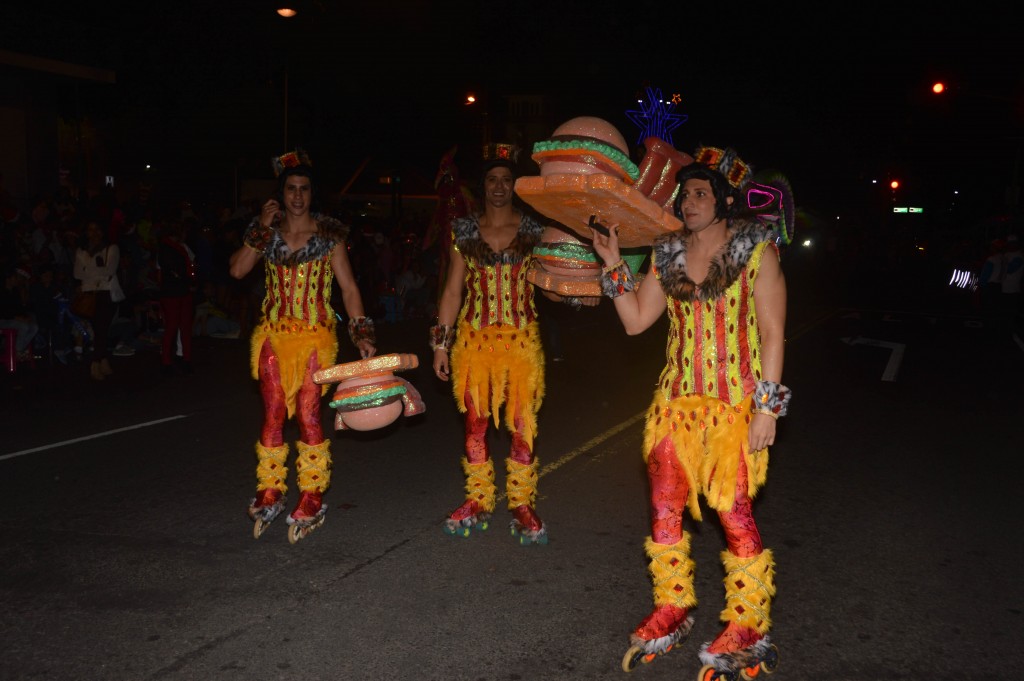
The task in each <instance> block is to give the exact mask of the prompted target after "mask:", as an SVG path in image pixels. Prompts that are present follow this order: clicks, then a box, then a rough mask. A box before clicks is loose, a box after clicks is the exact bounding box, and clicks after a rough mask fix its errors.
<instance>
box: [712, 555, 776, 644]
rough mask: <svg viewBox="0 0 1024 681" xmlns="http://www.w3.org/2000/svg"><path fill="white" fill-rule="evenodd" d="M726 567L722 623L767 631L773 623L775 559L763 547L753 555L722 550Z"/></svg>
mask: <svg viewBox="0 0 1024 681" xmlns="http://www.w3.org/2000/svg"><path fill="white" fill-rule="evenodd" d="M722 564H723V565H724V566H725V572H726V574H725V610H723V611H722V613H721V618H722V621H723V622H735V623H736V624H739V625H742V626H744V627H748V628H750V629H754V630H756V631H757V633H759V634H764V633H766V632H767V631H768V630H769V629H770V628H771V626H772V620H771V617H770V616H769V615H770V613H771V603H772V596H774V595H775V560H774V558H773V557H772V552H771V551H770V550H768V549H765V550H764V551H762V552H761V553H759V554H758V555H756V556H750V557H749V558H740V557H739V556H735V555H733V554H731V553H729V552H728V551H722Z"/></svg>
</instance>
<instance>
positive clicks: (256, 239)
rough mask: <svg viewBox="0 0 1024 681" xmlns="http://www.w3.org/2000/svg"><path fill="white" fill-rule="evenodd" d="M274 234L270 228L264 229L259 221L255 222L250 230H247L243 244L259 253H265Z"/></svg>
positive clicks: (250, 226)
mask: <svg viewBox="0 0 1024 681" xmlns="http://www.w3.org/2000/svg"><path fill="white" fill-rule="evenodd" d="M273 233H274V230H273V229H271V228H270V227H264V226H263V224H262V223H261V222H260V221H259V220H253V223H252V224H251V225H249V229H247V230H246V232H245V237H244V238H243V239H242V242H243V243H244V244H245V245H246V246H248V247H249V248H251V249H252V250H254V251H256V252H257V253H265V252H266V250H267V246H269V245H270V237H271V236H272V235H273Z"/></svg>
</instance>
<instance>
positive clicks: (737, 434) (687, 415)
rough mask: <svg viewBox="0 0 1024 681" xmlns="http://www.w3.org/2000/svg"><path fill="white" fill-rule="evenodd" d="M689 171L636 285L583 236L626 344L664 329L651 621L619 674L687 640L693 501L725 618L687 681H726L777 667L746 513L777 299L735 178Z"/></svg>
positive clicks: (714, 158) (771, 365)
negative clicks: (712, 521) (715, 548)
mask: <svg viewBox="0 0 1024 681" xmlns="http://www.w3.org/2000/svg"><path fill="white" fill-rule="evenodd" d="M694 158H695V159H696V162H695V163H693V164H691V165H688V166H685V167H683V169H682V170H680V171H679V173H678V175H677V179H678V181H679V187H680V189H679V194H678V196H677V197H676V200H675V213H676V215H677V217H679V218H680V219H681V220H682V221H683V228H682V229H680V230H678V231H676V232H672V233H669V234H665V235H662V236H659V237H658V238H657V239H656V240H655V243H654V246H653V249H652V266H651V274H653V275H654V276H650V275H648V276H647V277H645V278H644V279H643V281H642V282H640V283H639V284H638V283H637V281H636V278H635V277H634V275H633V273H632V272H631V271H630V269H629V266H628V265H627V264H625V263H624V262H623V260H622V259H621V257H620V253H619V245H618V236H617V234H616V231H615V229H612V230H611V232H610V233H609V234H608V235H607V236H606V235H604V234H602V233H599V232H597V231H594V232H593V234H594V249H595V251H596V252H597V253H598V255H599V256H600V257H601V259H602V260H603V261H604V262H605V263H606V266H605V268H604V274H603V277H602V288H603V291H604V293H605V295H607V296H609V297H611V298H613V300H614V304H615V310H616V312H617V313H618V315H619V318H620V319H621V321H622V323H623V326H624V327H625V329H626V332H627V333H629V334H631V335H632V334H638V333H641V332H642V331H644V330H646V329H648V328H649V327H650V326H651V325H652V324H654V322H655V321H657V319H658V318H660V316H661V314H662V313H663V312H665V311H666V310H667V311H668V317H669V323H670V326H669V335H668V343H667V348H666V359H667V362H666V364H665V368H664V369H663V370H662V372H661V376H660V378H659V380H658V387H657V389H656V390H655V394H654V400H653V403H652V404H651V407H650V410H649V411H648V415H647V423H646V429H645V433H644V452H645V462H646V464H647V474H648V480H649V483H650V494H651V497H650V505H651V512H652V519H651V536H650V537H648V539H647V542H646V545H645V550H646V553H647V556H648V558H649V559H650V563H649V572H650V575H651V578H652V581H653V584H654V606H655V607H654V610H653V612H651V614H650V615H648V616H647V617H646V618H645V619H644V620H643V622H641V624H640V625H639V626H638V627H637V628H636V630H635V631H634V632H633V634H632V636H631V647H630V649H629V650H628V651H627V653H626V655H625V657H624V658H623V668H624V669H625V670H627V671H629V670H630V669H632V668H633V667H634V666H635V665H636V663H637V662H639V661H641V660H644V661H650V660H651V659H653V658H654V656H656V655H658V654H661V653H665V652H667V651H668V650H670V649H671V648H672V646H673V645H675V644H676V643H677V642H679V641H680V640H682V639H683V638H685V637H686V635H687V634H688V633H689V631H690V627H691V625H692V621H693V619H692V617H690V616H689V612H690V610H691V609H692V608H693V607H694V606H695V605H696V604H697V598H696V595H695V594H694V590H693V580H694V569H695V565H694V562H693V560H691V558H690V536H691V535H690V534H688V533H686V532H684V531H683V515H684V513H685V511H687V510H689V512H690V514H691V515H692V516H693V518H694V519H695V520H700V519H701V509H700V505H699V496H703V497H704V499H705V500H706V502H707V504H708V506H710V507H711V508H712V509H713V510H714V511H716V512H717V513H718V517H719V520H720V521H721V523H722V526H723V529H724V531H725V537H726V543H727V550H725V551H723V552H722V563H723V565H724V568H725V573H726V577H725V591H726V606H725V609H724V610H722V611H721V614H720V617H721V619H722V621H724V622H725V627H724V629H723V630H722V631H721V633H719V635H718V636H717V637H716V638H715V639H714V640H713V641H711V642H709V643H705V644H704V645H703V646H702V648H701V650H700V659H701V661H702V662H703V663H704V665H705V666H704V668H703V669H702V670H701V675H700V677H699V678H700V679H701V681H711V679H718V678H723V679H730V680H732V679H736V678H738V675H742V674H743V673H746V674H748V675H749V674H752V673H756V672H757V671H758V669H757V668H759V667H760V668H763V669H767V670H769V671H770V670H771V669H773V668H774V666H775V664H776V663H777V661H778V651H777V650H776V649H775V646H774V645H772V643H771V641H770V640H769V637H768V635H767V632H768V629H769V627H770V626H771V618H770V616H769V612H770V606H771V601H772V597H773V596H774V595H775V580H774V575H775V562H774V560H773V557H772V552H771V551H770V550H768V549H765V548H764V546H763V545H762V542H761V536H760V534H759V533H758V530H757V525H756V523H755V522H754V516H753V512H752V500H753V498H754V496H755V494H756V493H757V491H758V489H759V488H760V487H761V486H762V485H763V484H764V482H765V478H766V475H767V470H768V446H769V445H772V444H774V443H775V432H776V430H775V426H776V419H777V418H778V417H780V416H783V415H785V414H786V410H787V407H788V404H789V400H790V392H789V390H788V389H787V388H786V387H785V386H783V385H781V383H780V380H781V378H782V364H783V343H784V337H783V330H784V326H785V318H786V286H785V280H784V278H783V274H782V269H781V267H780V264H779V253H778V249H777V246H776V239H777V238H778V237H777V235H776V234H775V233H774V232H773V231H772V230H771V229H769V226H768V225H767V224H766V223H765V222H764V221H762V220H760V219H756V218H754V217H739V215H738V212H739V209H740V207H741V205H743V201H744V193H743V189H744V188H745V186H746V184H747V181H748V180H749V176H750V168H749V166H747V165H746V164H745V163H743V161H742V160H740V159H739V157H738V156H737V155H736V153H735V152H734V151H733V150H731V149H725V150H723V149H716V148H712V147H703V148H701V149H698V150H697V153H696V154H695V156H694ZM786 198H787V200H788V198H789V197H786ZM785 227H786V226H785V225H783V228H784V229H785Z"/></svg>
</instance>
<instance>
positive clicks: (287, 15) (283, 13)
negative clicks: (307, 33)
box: [277, 7, 298, 19]
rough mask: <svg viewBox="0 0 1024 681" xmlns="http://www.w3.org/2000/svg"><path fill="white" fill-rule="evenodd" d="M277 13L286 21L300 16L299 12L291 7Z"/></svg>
mask: <svg viewBox="0 0 1024 681" xmlns="http://www.w3.org/2000/svg"><path fill="white" fill-rule="evenodd" d="M277 13H278V14H280V15H281V16H283V17H284V18H285V19H291V18H292V17H293V16H295V15H296V14H298V12H296V11H295V10H293V9H292V8H291V7H282V8H281V9H279V10H277Z"/></svg>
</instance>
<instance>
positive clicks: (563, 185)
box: [515, 116, 693, 248]
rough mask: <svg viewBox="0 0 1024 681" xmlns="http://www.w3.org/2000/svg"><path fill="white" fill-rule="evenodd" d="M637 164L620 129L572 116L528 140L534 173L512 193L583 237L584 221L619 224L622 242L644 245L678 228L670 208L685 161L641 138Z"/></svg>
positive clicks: (658, 143) (658, 141)
mask: <svg viewBox="0 0 1024 681" xmlns="http://www.w3.org/2000/svg"><path fill="white" fill-rule="evenodd" d="M644 145H645V147H646V155H645V157H644V160H643V163H641V165H640V167H637V166H636V165H635V164H634V163H633V162H632V161H630V159H629V155H628V146H627V144H626V140H625V139H624V138H623V137H622V134H621V133H619V131H618V130H617V129H616V128H615V126H613V125H612V124H611V123H609V122H608V121H606V120H604V119H601V118H595V117H593V116H580V117H578V118H573V119H571V120H569V121H566V122H565V123H563V124H562V125H560V126H558V128H556V129H555V131H554V133H553V134H552V136H551V138H550V139H548V140H545V141H542V142H537V143H536V144H535V145H534V146H533V156H532V158H533V160H534V161H536V162H537V164H538V165H539V166H540V176H532V177H521V178H519V179H518V180H516V185H515V191H516V194H517V195H518V196H519V197H520V198H521V199H522V200H523V201H525V202H526V203H528V204H529V205H530V206H532V207H533V208H534V209H536V210H537V211H538V212H539V213H541V214H543V215H545V216H547V217H549V218H551V219H553V220H555V221H557V222H559V223H561V224H562V225H564V226H565V227H568V228H569V229H570V230H571V231H572V232H574V233H575V234H576V235H578V236H582V237H584V238H586V239H589V238H590V234H591V232H590V225H591V222H592V221H596V222H597V223H599V224H600V225H609V224H613V223H616V224H618V225H619V245H620V246H622V247H623V248H630V247H637V246H650V245H651V244H652V243H654V239H655V237H657V236H659V235H661V234H664V233H665V232H672V231H675V230H677V229H679V228H680V227H682V222H680V221H679V219H677V218H676V217H675V216H674V215H673V214H672V200H673V199H674V198H675V194H676V192H677V191H678V188H677V186H676V182H675V176H676V173H677V172H678V171H679V169H680V168H682V167H683V166H685V165H689V164H690V163H693V157H691V156H690V155H688V154H685V153H682V152H679V151H677V150H676V149H674V148H673V147H672V145H670V144H668V143H666V142H665V141H664V140H661V139H658V138H657V137H648V138H647V139H646V140H644Z"/></svg>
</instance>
